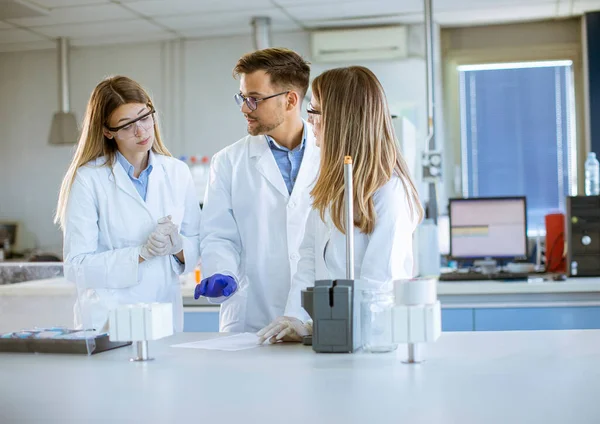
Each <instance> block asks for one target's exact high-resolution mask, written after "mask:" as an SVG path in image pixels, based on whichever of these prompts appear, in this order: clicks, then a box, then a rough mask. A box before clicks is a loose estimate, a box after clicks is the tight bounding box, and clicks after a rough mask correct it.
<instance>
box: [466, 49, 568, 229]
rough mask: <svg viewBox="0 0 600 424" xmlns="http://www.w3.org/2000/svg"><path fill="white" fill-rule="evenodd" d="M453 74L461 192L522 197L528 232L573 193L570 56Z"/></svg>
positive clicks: (470, 67) (477, 67) (471, 67)
mask: <svg viewBox="0 0 600 424" xmlns="http://www.w3.org/2000/svg"><path fill="white" fill-rule="evenodd" d="M458 74H459V78H460V115H461V154H462V158H461V164H462V173H463V175H462V183H463V196H464V197H488V196H526V197H527V220H528V229H529V232H530V233H532V232H537V231H538V230H543V228H544V216H545V215H546V214H547V213H551V212H557V211H562V212H564V208H565V196H566V195H569V194H576V192H577V168H576V166H577V161H576V158H577V152H576V134H575V99H574V85H573V72H572V62H571V61H553V62H528V63H503V64H491V65H489V64H488V65H468V66H460V67H459V68H458Z"/></svg>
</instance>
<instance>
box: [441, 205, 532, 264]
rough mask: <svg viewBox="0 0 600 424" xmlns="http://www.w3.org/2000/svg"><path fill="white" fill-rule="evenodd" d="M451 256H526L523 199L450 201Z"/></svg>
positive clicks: (460, 257)
mask: <svg viewBox="0 0 600 424" xmlns="http://www.w3.org/2000/svg"><path fill="white" fill-rule="evenodd" d="M449 209H450V256H451V257H452V258H455V259H477V258H519V257H525V256H527V206H526V201H525V197H501V198H500V197H496V198H482V197H480V198H470V199H450V204H449Z"/></svg>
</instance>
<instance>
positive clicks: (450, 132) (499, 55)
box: [443, 43, 589, 200]
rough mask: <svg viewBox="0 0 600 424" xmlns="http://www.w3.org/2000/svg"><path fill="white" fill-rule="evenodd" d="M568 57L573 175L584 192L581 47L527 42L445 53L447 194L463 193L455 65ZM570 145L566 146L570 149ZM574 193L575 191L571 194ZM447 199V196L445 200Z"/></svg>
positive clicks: (586, 147)
mask: <svg viewBox="0 0 600 424" xmlns="http://www.w3.org/2000/svg"><path fill="white" fill-rule="evenodd" d="M560 60H570V61H571V62H572V63H573V65H572V66H573V68H572V70H573V84H574V92H575V93H574V94H575V98H574V99H573V100H574V106H575V108H574V109H575V128H574V131H575V143H576V144H575V149H576V151H577V158H576V160H575V163H576V165H577V166H576V169H575V175H574V178H575V180H576V181H577V193H582V192H583V185H584V181H583V178H581V176H582V175H583V168H584V162H585V158H586V155H587V152H588V151H589V139H588V137H586V132H585V119H586V116H585V104H584V99H585V95H584V72H583V69H584V68H583V60H582V54H581V46H580V45H579V44H574V43H564V44H551V45H528V46H523V47H501V48H493V49H462V50H458V49H457V50H447V51H445V52H444V61H443V81H444V90H443V94H444V108H443V109H444V122H445V123H446V125H445V128H444V138H445V139H446V140H452V141H451V142H448V143H446V148H445V149H444V163H445V169H447V170H452V171H453V172H452V173H450V172H448V171H446V174H447V175H454V176H455V178H454V179H452V178H447V179H446V181H445V182H444V184H445V191H446V193H448V197H459V196H462V195H463V187H464V185H465V184H464V183H463V181H462V178H463V175H464V174H463V167H462V137H461V116H460V92H459V91H460V83H459V71H458V67H459V66H463V65H485V64H494V63H509V62H542V61H560ZM570 148H571V146H567V149H570ZM573 194H576V193H573ZM446 200H447V199H446Z"/></svg>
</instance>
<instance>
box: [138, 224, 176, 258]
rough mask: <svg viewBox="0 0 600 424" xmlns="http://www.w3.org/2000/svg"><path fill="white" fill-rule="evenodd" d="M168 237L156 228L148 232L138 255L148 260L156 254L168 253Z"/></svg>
mask: <svg viewBox="0 0 600 424" xmlns="http://www.w3.org/2000/svg"><path fill="white" fill-rule="evenodd" d="M170 243H171V241H170V239H169V237H168V236H165V235H163V234H161V233H158V232H157V231H156V230H155V231H154V232H152V233H151V234H150V236H149V237H148V240H146V243H145V244H144V245H143V246H142V248H141V249H140V256H141V257H142V258H144V259H145V260H147V261H148V260H150V259H152V258H154V257H156V256H164V255H168V251H169V246H170Z"/></svg>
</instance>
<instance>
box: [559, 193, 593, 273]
mask: <svg viewBox="0 0 600 424" xmlns="http://www.w3.org/2000/svg"><path fill="white" fill-rule="evenodd" d="M566 230H567V237H566V240H567V267H568V273H569V275H570V276H572V277H593V276H600V196H571V197H567V220H566Z"/></svg>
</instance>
